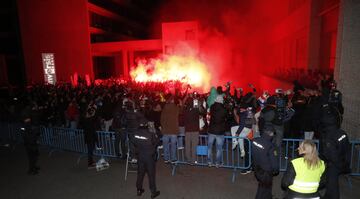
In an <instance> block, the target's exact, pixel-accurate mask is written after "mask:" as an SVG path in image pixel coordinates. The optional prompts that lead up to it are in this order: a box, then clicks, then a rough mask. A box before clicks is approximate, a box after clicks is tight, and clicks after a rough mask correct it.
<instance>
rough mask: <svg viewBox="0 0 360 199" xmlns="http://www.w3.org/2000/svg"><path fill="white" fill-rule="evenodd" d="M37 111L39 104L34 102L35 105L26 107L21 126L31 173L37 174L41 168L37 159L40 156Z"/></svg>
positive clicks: (29, 172)
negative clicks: (35, 116) (35, 117)
mask: <svg viewBox="0 0 360 199" xmlns="http://www.w3.org/2000/svg"><path fill="white" fill-rule="evenodd" d="M36 111H37V106H36V105H35V104H34V105H33V107H31V106H30V105H28V106H27V107H25V109H24V110H23V112H22V120H23V125H22V127H21V131H22V133H23V139H24V145H25V149H26V153H27V156H28V159H29V170H28V174H29V175H36V174H38V173H39V170H40V168H39V167H38V166H37V160H38V156H39V149H38V141H37V140H38V137H39V132H38V128H36V127H33V125H36V122H35V121H36V119H33V118H34V115H35V114H34V113H35V112H36ZM34 122H35V124H34Z"/></svg>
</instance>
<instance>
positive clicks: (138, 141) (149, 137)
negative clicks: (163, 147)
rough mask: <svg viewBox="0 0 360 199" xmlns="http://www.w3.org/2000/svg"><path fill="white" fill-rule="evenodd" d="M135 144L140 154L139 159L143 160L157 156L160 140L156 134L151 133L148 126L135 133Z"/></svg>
mask: <svg viewBox="0 0 360 199" xmlns="http://www.w3.org/2000/svg"><path fill="white" fill-rule="evenodd" d="M133 142H134V144H135V146H136V148H137V151H138V153H139V158H140V159H142V158H147V157H149V156H153V155H154V154H155V152H156V147H157V145H158V143H159V139H158V138H157V136H156V134H155V133H152V132H150V131H149V129H148V127H147V126H142V127H139V128H138V129H137V131H136V132H135V134H134V137H133Z"/></svg>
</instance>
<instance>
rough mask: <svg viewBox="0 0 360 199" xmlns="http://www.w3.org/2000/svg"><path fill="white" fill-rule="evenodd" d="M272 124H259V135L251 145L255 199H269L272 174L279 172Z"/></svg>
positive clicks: (270, 196)
mask: <svg viewBox="0 0 360 199" xmlns="http://www.w3.org/2000/svg"><path fill="white" fill-rule="evenodd" d="M274 130H275V129H274V127H273V126H272V125H266V126H262V125H261V126H260V132H261V137H259V138H255V139H254V140H253V142H252V145H251V151H252V157H253V168H254V175H255V178H256V180H257V181H258V188H257V191H256V197H255V198H256V199H271V198H272V184H273V176H276V175H278V174H279V157H278V155H277V152H276V150H275V148H276V147H275V145H274V144H273V143H272V139H273V137H274Z"/></svg>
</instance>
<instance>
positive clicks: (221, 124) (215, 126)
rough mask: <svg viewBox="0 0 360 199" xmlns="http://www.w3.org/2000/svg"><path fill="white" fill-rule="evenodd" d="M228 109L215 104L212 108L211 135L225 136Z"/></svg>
mask: <svg viewBox="0 0 360 199" xmlns="http://www.w3.org/2000/svg"><path fill="white" fill-rule="evenodd" d="M226 116H227V113H226V109H225V107H224V105H223V104H221V103H218V102H215V103H214V104H213V105H212V106H211V107H210V126H209V133H211V134H215V135H224V134H225V131H226Z"/></svg>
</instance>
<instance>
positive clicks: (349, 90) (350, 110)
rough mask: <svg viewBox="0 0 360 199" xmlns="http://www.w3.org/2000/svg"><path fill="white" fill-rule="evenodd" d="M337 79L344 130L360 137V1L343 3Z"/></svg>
mask: <svg viewBox="0 0 360 199" xmlns="http://www.w3.org/2000/svg"><path fill="white" fill-rule="evenodd" d="M337 43H338V45H337V53H336V56H337V59H336V68H335V78H336V80H337V81H338V87H339V89H340V90H341V91H342V93H343V104H344V107H345V113H344V121H343V125H342V128H343V129H344V130H346V131H347V132H348V133H349V134H350V136H351V137H353V138H359V137H360V88H359V85H360V78H359V76H360V0H341V4H340V17H339V29H338V39H337Z"/></svg>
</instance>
